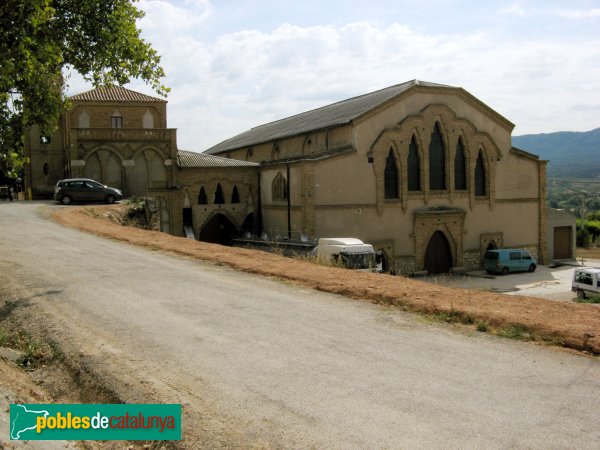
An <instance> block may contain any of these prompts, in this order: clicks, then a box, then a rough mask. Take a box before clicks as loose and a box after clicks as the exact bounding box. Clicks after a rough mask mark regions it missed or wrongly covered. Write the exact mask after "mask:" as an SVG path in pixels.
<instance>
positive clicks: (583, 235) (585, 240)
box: [577, 228, 590, 248]
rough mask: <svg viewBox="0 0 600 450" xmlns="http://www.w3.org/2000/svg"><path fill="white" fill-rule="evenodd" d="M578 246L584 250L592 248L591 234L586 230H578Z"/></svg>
mask: <svg viewBox="0 0 600 450" xmlns="http://www.w3.org/2000/svg"><path fill="white" fill-rule="evenodd" d="M577 246H578V247H583V248H588V247H589V246H590V232H589V231H588V230H587V229H586V228H581V229H579V230H577Z"/></svg>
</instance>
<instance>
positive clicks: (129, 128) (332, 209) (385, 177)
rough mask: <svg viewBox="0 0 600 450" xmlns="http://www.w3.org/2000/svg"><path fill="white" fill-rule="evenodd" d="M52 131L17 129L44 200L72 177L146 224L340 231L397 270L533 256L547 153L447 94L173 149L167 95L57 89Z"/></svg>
mask: <svg viewBox="0 0 600 450" xmlns="http://www.w3.org/2000/svg"><path fill="white" fill-rule="evenodd" d="M71 101H72V104H73V107H72V109H71V110H70V111H69V113H68V114H66V115H65V117H64V118H63V120H62V121H61V126H60V128H59V130H58V131H57V132H56V133H55V135H53V136H51V137H49V139H48V138H45V137H43V136H39V132H38V131H37V130H36V128H35V127H33V128H32V129H31V130H30V131H29V132H28V135H27V142H26V151H27V152H28V157H29V158H30V163H29V164H28V168H27V170H28V173H27V175H26V181H27V183H28V188H29V189H30V192H31V193H32V194H33V196H34V197H35V196H42V195H48V194H51V192H52V187H53V186H54V184H55V183H56V181H57V180H58V179H60V178H63V177H66V176H70V177H75V176H83V177H88V178H93V179H96V180H98V181H101V182H103V183H104V184H107V185H111V186H115V187H119V188H121V189H122V190H123V191H124V193H125V194H129V195H139V196H150V197H152V198H154V199H155V202H156V203H155V204H156V207H157V208H158V209H159V210H160V224H161V230H163V231H165V232H169V233H171V234H174V235H177V236H186V235H187V236H188V237H194V238H196V239H201V240H206V241H211V242H220V243H228V242H229V241H230V240H231V236H232V235H233V234H234V233H239V232H240V230H243V232H247V233H249V234H254V235H256V234H259V235H261V236H262V239H267V240H268V239H282V238H287V239H302V240H306V239H317V238H320V237H355V238H359V239H362V240H363V241H365V242H368V243H371V244H373V245H374V246H375V247H376V248H377V249H380V250H382V251H383V252H384V254H385V257H386V263H387V264H386V265H387V266H388V268H389V269H390V270H394V271H396V272H398V273H408V274H410V273H415V272H420V271H428V272H430V273H444V272H448V271H450V270H458V269H462V268H475V267H478V266H479V265H480V264H481V260H482V258H483V254H484V253H485V251H486V250H487V249H489V248H494V247H504V248H507V247H516V248H524V249H528V250H529V251H530V252H531V253H532V254H533V255H535V256H536V257H537V258H538V259H539V261H540V262H541V263H545V262H546V252H547V246H546V233H547V229H546V208H545V186H546V162H545V161H542V160H540V159H539V158H538V157H537V156H535V155H532V154H530V153H527V152H525V151H523V150H519V149H517V148H514V147H513V146H512V144H511V133H512V130H513V128H514V125H513V124H512V123H511V122H510V121H508V120H507V119H506V118H504V117H503V116H501V115H500V114H498V113H497V112H496V111H494V110H493V109H491V108H490V107H489V106H487V105H485V104H484V103H482V102H481V101H479V100H478V99H476V98H475V97H473V96H472V95H471V94H469V93H468V92H467V91H465V90H464V89H462V88H457V87H452V86H446V85H439V84H434V83H426V82H420V81H417V80H413V81H410V82H407V83H403V84H399V85H395V86H391V87H389V88H386V89H382V90H380V91H376V92H372V93H369V94H366V95H362V96H359V97H354V98H351V99H348V100H344V101H341V102H338V103H334V104H332V105H328V106H324V107H322V108H318V109H315V110H312V111H308V112H305V113H302V114H298V115H296V116H292V117H289V118H286V119H282V120H278V121H276V122H272V123H268V124H265V125H261V126H258V127H255V128H252V129H251V130H249V131H247V132H244V133H241V134H239V135H237V136H234V137H232V138H230V139H228V140H226V141H224V142H222V143H220V144H218V145H216V146H214V147H213V148H211V149H209V150H207V151H206V152H205V153H203V154H198V153H194V152H187V151H183V150H178V149H177V140H176V130H174V129H169V128H167V110H166V102H165V101H164V100H162V99H156V98H153V97H149V96H145V95H143V94H139V93H136V92H133V91H129V90H127V89H125V88H121V87H112V88H99V89H94V90H92V91H89V92H86V93H83V94H79V95H76V96H74V97H72V98H71Z"/></svg>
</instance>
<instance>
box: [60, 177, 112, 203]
mask: <svg viewBox="0 0 600 450" xmlns="http://www.w3.org/2000/svg"><path fill="white" fill-rule="evenodd" d="M122 198H123V193H122V192H121V191H120V190H119V189H116V188H112V187H108V186H104V185H103V184H100V183H98V182H97V181H94V180H90V179H89V178H69V179H66V180H60V181H59V182H58V183H56V186H55V187H54V199H55V200H56V201H57V202H61V203H62V204H63V205H70V204H71V203H73V202H82V203H87V202H105V203H109V204H112V203H114V202H116V201H117V200H121V199H122Z"/></svg>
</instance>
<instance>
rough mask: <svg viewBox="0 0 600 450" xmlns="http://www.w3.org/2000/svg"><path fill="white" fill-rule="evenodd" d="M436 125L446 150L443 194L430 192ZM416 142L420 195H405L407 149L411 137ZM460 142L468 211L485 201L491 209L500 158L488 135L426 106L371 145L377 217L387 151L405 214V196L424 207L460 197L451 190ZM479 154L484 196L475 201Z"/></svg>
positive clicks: (443, 109)
mask: <svg viewBox="0 0 600 450" xmlns="http://www.w3.org/2000/svg"><path fill="white" fill-rule="evenodd" d="M436 123H439V124H440V128H441V131H442V137H443V141H444V147H445V149H446V154H445V163H446V171H445V172H446V180H445V185H446V186H447V189H445V190H443V191H431V190H429V170H428V167H429V150H428V149H429V144H430V141H431V135H432V132H433V129H434V127H435V124H436ZM413 136H414V137H415V140H416V142H417V147H418V152H419V158H420V163H421V191H420V192H415V191H411V192H410V194H409V192H408V171H407V164H406V161H407V159H408V151H409V145H410V142H411V139H412V137H413ZM459 138H461V140H462V143H463V148H464V152H465V155H466V160H467V161H466V166H467V187H468V192H469V198H470V205H471V209H472V208H473V206H474V204H475V202H476V201H478V202H479V201H481V199H485V201H486V202H488V203H489V207H490V209H493V207H494V201H495V197H496V189H495V186H496V182H495V178H496V177H495V172H496V163H497V161H498V160H499V159H500V157H501V155H502V154H501V152H500V150H499V148H498V147H497V145H496V144H495V142H494V140H493V139H492V138H491V136H490V135H489V134H487V133H482V132H479V131H477V129H476V128H475V126H474V125H473V124H472V123H471V122H469V121H468V120H465V119H459V118H457V117H456V114H454V112H453V111H452V110H451V109H450V108H448V107H447V106H443V105H429V106H427V107H426V108H425V109H423V111H422V112H421V114H419V115H412V116H408V117H407V118H405V119H404V120H402V121H401V122H400V123H398V125H396V126H395V127H392V128H388V129H386V130H384V131H383V132H382V133H381V134H380V135H379V137H378V138H377V140H376V141H375V143H374V144H373V145H372V147H371V150H370V152H371V153H370V155H371V156H372V158H373V170H374V171H375V182H376V201H377V211H378V214H379V215H382V214H383V209H384V208H385V204H386V200H385V189H384V185H383V179H384V176H383V175H384V170H385V161H386V158H387V156H388V154H389V151H390V149H392V150H393V151H394V154H395V156H396V158H397V160H398V163H399V167H400V187H401V189H400V191H401V192H400V199H401V203H402V208H403V209H404V210H406V205H407V199H408V195H410V196H411V198H421V199H422V200H423V202H424V204H425V205H427V203H428V201H429V200H430V199H433V198H436V199H439V198H444V199H447V200H448V202H449V204H450V205H452V203H453V201H454V198H455V197H456V196H463V195H464V192H463V191H458V192H456V191H455V189H454V161H455V156H456V146H457V143H458V139H459ZM480 151H481V153H482V156H483V157H484V166H485V171H486V196H485V197H481V198H480V197H477V199H476V197H475V179H474V178H475V177H474V173H475V164H476V161H477V156H478V155H479V152H480Z"/></svg>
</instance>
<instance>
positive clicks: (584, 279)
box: [575, 272, 594, 286]
mask: <svg viewBox="0 0 600 450" xmlns="http://www.w3.org/2000/svg"><path fill="white" fill-rule="evenodd" d="M575 281H576V282H577V283H581V284H589V285H590V286H591V285H593V284H594V283H593V281H592V274H591V273H585V272H577V275H576V276H575Z"/></svg>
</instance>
